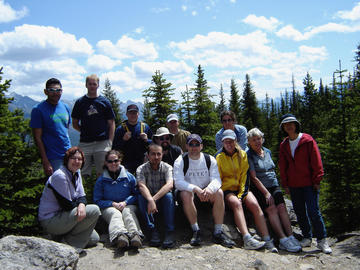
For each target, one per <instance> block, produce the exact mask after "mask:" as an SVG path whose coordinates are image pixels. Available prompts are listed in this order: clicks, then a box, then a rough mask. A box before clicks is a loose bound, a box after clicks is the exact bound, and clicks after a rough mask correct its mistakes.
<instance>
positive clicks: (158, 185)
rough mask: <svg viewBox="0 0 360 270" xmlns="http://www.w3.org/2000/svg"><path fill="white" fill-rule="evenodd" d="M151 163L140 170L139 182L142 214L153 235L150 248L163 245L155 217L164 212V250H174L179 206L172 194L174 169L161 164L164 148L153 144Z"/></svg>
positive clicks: (142, 166) (150, 153)
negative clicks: (176, 209) (176, 208)
mask: <svg viewBox="0 0 360 270" xmlns="http://www.w3.org/2000/svg"><path fill="white" fill-rule="evenodd" d="M148 156H149V161H148V162H146V163H145V164H143V165H141V166H140V167H139V168H137V170H136V180H137V183H138V186H139V190H140V192H141V195H139V200H138V203H139V210H140V213H141V216H142V218H143V219H144V221H145V226H146V229H147V232H148V233H150V234H151V238H150V246H154V247H158V246H160V245H161V240H160V235H159V231H158V229H157V228H156V225H155V220H154V217H156V215H155V214H156V213H158V212H159V211H160V212H162V216H163V221H164V227H165V238H164V241H163V243H162V245H163V247H164V248H171V247H173V246H174V244H175V242H174V235H173V234H174V229H175V225H174V215H175V205H174V198H173V194H172V188H173V185H174V180H173V170H172V167H171V166H170V165H169V164H167V163H165V162H163V161H161V159H162V148H161V146H160V145H157V144H150V146H149V150H148Z"/></svg>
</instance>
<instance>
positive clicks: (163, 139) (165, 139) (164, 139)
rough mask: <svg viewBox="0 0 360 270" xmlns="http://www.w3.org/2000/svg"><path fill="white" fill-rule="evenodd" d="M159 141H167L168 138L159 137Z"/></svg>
mask: <svg viewBox="0 0 360 270" xmlns="http://www.w3.org/2000/svg"><path fill="white" fill-rule="evenodd" d="M159 140H160V141H169V140H170V137H169V136H161V137H159Z"/></svg>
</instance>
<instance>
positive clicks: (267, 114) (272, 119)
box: [262, 93, 279, 152]
mask: <svg viewBox="0 0 360 270" xmlns="http://www.w3.org/2000/svg"><path fill="white" fill-rule="evenodd" d="M262 111H263V118H264V120H265V121H264V123H265V124H264V130H262V132H263V133H264V137H265V142H264V146H266V147H267V148H269V149H270V150H271V151H272V152H273V150H274V146H276V143H277V137H276V134H277V133H278V129H279V128H278V124H277V121H278V120H277V118H276V114H275V111H274V100H273V99H271V100H270V98H269V96H268V94H267V93H266V96H265V104H264V105H263V110H262Z"/></svg>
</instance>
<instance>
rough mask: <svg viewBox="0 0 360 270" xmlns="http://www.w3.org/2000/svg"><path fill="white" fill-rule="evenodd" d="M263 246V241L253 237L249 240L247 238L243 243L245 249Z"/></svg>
mask: <svg viewBox="0 0 360 270" xmlns="http://www.w3.org/2000/svg"><path fill="white" fill-rule="evenodd" d="M263 246H265V242H264V241H258V240H256V239H255V238H254V237H251V238H250V239H249V240H247V241H246V242H245V243H244V248H245V249H253V250H255V249H260V248H262V247H263Z"/></svg>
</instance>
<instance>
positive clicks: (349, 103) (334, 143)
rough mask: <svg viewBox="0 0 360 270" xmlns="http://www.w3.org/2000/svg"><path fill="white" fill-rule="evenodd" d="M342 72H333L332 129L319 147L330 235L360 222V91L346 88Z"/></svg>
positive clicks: (352, 228)
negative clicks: (322, 165) (320, 148)
mask: <svg viewBox="0 0 360 270" xmlns="http://www.w3.org/2000/svg"><path fill="white" fill-rule="evenodd" d="M344 72H345V70H342V69H341V65H340V68H339V70H337V71H336V72H335V73H336V74H339V77H338V78H339V81H335V84H334V87H333V89H332V95H331V96H332V98H331V100H330V103H331V106H332V108H331V109H330V110H328V111H327V113H328V114H329V117H330V121H329V123H331V126H330V127H327V132H325V133H324V134H325V135H326V137H325V140H324V143H323V144H322V145H320V147H322V148H323V150H324V155H323V162H324V166H325V173H326V174H325V179H326V180H327V181H326V182H325V183H324V185H325V192H324V203H323V204H322V205H323V207H324V208H325V210H324V214H325V215H326V221H327V222H328V223H329V232H330V233H331V234H337V233H341V232H344V231H352V230H356V229H358V228H359V222H358V220H359V219H360V185H359V180H358V179H359V178H360V168H359V164H360V156H359V154H358V153H359V151H360V121H359V111H360V88H359V87H356V88H353V89H351V88H348V85H349V82H347V83H343V73H344ZM334 77H335V76H334ZM350 85H351V84H350Z"/></svg>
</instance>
